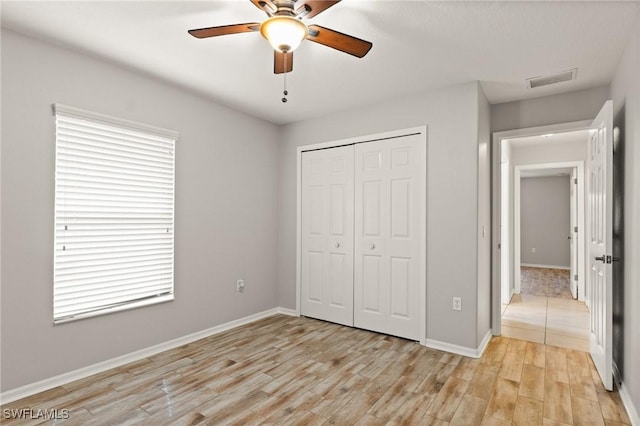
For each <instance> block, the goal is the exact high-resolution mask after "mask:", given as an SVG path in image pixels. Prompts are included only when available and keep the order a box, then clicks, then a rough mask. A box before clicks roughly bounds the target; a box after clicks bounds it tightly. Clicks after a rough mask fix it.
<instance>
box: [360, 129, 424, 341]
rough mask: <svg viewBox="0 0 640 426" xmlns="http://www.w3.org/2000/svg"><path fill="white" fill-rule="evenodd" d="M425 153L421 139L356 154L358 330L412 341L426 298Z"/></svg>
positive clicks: (376, 145)
mask: <svg viewBox="0 0 640 426" xmlns="http://www.w3.org/2000/svg"><path fill="white" fill-rule="evenodd" d="M424 149H425V147H424V145H423V144H421V143H420V138H419V136H418V135H411V136H404V137H400V138H395V139H389V140H381V141H375V142H368V143H362V144H358V145H356V148H355V200H356V201H355V223H356V226H355V271H354V325H355V326H356V327H359V328H364V329H368V330H374V331H378V332H382V333H387V334H391V335H394V336H400V337H404V338H407V339H412V340H419V339H420V317H421V315H420V307H421V303H420V298H421V297H426V296H425V295H424V294H423V292H421V288H424V282H423V281H424V270H425V263H426V256H425V253H424V251H425V249H424V244H423V241H421V239H423V238H424V235H425V231H424V227H425V226H426V219H425V217H426V216H425V209H426V201H425V198H426V189H425V181H426V179H425V170H426V161H425V157H426V153H425V151H424Z"/></svg>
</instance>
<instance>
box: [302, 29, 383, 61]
mask: <svg viewBox="0 0 640 426" xmlns="http://www.w3.org/2000/svg"><path fill="white" fill-rule="evenodd" d="M307 40H309V41H313V42H316V43H320V44H324V45H325V46H328V47H331V48H333V49H336V50H340V51H341V52H345V53H348V54H349V55H353V56H356V57H358V58H362V57H363V56H364V55H366V54H367V53H368V52H369V50H371V48H372V47H373V43H371V42H368V41H366V40H362V39H359V38H356V37H353V36H350V35H347V34H343V33H341V32H338V31H334V30H330V29H329V28H324V27H321V26H320V25H309V35H308V36H307Z"/></svg>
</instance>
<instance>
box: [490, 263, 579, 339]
mask: <svg viewBox="0 0 640 426" xmlns="http://www.w3.org/2000/svg"><path fill="white" fill-rule="evenodd" d="M532 270H534V271H532ZM568 276H569V274H568V271H558V270H552V269H543V268H522V291H521V294H519V295H517V294H516V295H514V296H513V297H512V298H511V303H510V304H508V305H503V312H502V335H503V336H506V337H512V338H516V339H522V340H527V341H530V342H537V343H545V344H547V345H552V346H559V347H564V348H569V349H576V350H581V351H588V350H589V310H588V308H587V307H586V305H585V304H584V303H583V302H579V301H577V300H574V299H573V298H571V293H570V291H569V286H568V282H569V280H568ZM567 294H568V297H567Z"/></svg>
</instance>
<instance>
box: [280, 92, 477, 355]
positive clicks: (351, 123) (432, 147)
mask: <svg viewBox="0 0 640 426" xmlns="http://www.w3.org/2000/svg"><path fill="white" fill-rule="evenodd" d="M478 91H479V87H478V84H477V83H475V82H473V83H468V84H463V85H458V86H453V87H448V88H443V89H441V90H437V91H433V92H428V93H421V94H417V95H415V96H410V97H405V98H401V99H396V100H391V101H388V102H385V103H383V104H379V105H373V106H368V107H364V108H359V109H356V110H349V111H343V112H339V113H335V114H332V115H329V116H325V117H321V118H317V119H312V120H308V121H303V122H299V123H294V124H289V125H287V126H284V128H283V140H282V144H281V145H280V159H281V171H280V209H281V211H280V224H279V255H280V259H279V265H278V285H279V303H280V305H281V306H283V307H287V308H294V307H295V306H296V301H295V289H296V284H295V282H296V281H295V278H296V275H295V267H296V262H295V259H296V256H295V249H296V147H298V146H300V145H307V144H313V143H318V142H326V141H333V140H339V139H345V138H348V137H356V136H363V135H368V134H372V133H380V132H384V131H389V130H394V129H403V128H408V127H415V126H421V125H425V124H426V125H427V126H428V129H427V132H428V141H427V283H428V284H427V286H428V288H427V337H428V338H429V339H433V340H437V341H442V342H447V343H451V344H455V345H460V346H464V347H467V348H474V349H475V348H476V347H477V342H478V336H477V333H478V331H477V319H478V312H477V311H478V306H477V291H478V276H477V275H478V274H477V253H478V242H477V235H478V234H477V227H478V219H477V211H478V203H477V200H478V184H477V182H478V126H479V124H478V109H479V100H478V96H479V94H478ZM453 271H455V273H453ZM453 296H461V297H462V311H461V312H456V311H453V310H452V309H451V302H452V297H453ZM482 309H486V310H489V305H488V304H487V306H486V307H483V308H482ZM485 332H486V331H485Z"/></svg>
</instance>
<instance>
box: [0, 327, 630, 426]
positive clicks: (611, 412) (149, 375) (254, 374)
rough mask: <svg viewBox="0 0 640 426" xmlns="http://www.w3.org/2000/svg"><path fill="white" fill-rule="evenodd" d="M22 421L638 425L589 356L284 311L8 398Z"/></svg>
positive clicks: (9, 424) (151, 424) (502, 339)
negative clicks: (444, 343) (463, 347)
mask: <svg viewBox="0 0 640 426" xmlns="http://www.w3.org/2000/svg"><path fill="white" fill-rule="evenodd" d="M1 408H2V409H3V410H4V409H8V410H11V409H14V410H23V412H25V411H24V410H28V409H33V410H37V409H42V410H52V409H57V410H62V409H67V410H70V415H71V418H69V419H66V420H59V421H56V422H47V421H45V420H44V419H42V418H39V419H31V418H24V415H23V418H22V419H17V418H14V419H10V418H7V419H5V418H3V419H2V424H3V426H4V425H6V426H15V425H41V424H44V425H53V424H56V425H58V424H63V425H67V426H68V425H71V426H73V425H82V426H85V425H89V426H94V425H105V426H106V425H109V426H110V425H115V424H118V425H149V426H157V425H171V426H174V425H178V426H181V425H196V424H198V425H243V426H245V425H305V426H307V425H331V424H337V425H353V424H358V425H383V424H384V425H414V424H415V425H449V424H452V425H456V424H457V425H478V424H479V425H511V424H513V425H519V424H524V425H547V426H554V425H567V424H568V425H571V424H576V425H577V424H598V425H603V424H604V425H610V426H619V425H626V424H629V418H628V416H627V414H626V411H625V409H624V406H623V404H622V400H621V398H620V395H619V394H618V392H617V391H614V392H607V391H606V390H605V389H604V388H603V387H602V384H601V382H600V379H599V376H598V373H597V371H596V370H595V367H594V365H593V362H592V361H591V359H590V357H589V356H588V354H586V353H584V352H580V351H575V350H571V349H563V348H556V347H550V346H545V345H542V344H536V343H530V342H523V341H520V340H516V339H512V338H508V337H495V338H493V339H492V340H491V341H490V343H489V344H488V346H487V350H486V351H485V353H484V354H483V355H482V357H480V358H478V359H473V358H466V357H463V356H461V355H456V354H450V353H445V352H442V351H438V350H435V349H431V348H426V347H423V346H420V345H419V344H417V343H416V342H411V341H407V340H404V339H399V338H395V337H391V336H386V335H381V334H376V333H372V332H369V331H364V330H358V329H354V328H348V327H343V326H339V325H336V324H331V323H328V322H324V321H317V320H313V319H309V318H294V317H289V316H283V315H274V316H272V317H269V318H266V319H263V320H260V321H256V322H254V323H251V324H246V325H244V326H242V327H238V328H235V329H233V330H229V331H226V332H223V333H220V334H218V335H214V336H210V337H207V338H204V339H201V340H198V341H196V342H192V343H189V344H186V345H183V346H181V347H179V348H175V349H172V350H169V351H166V352H162V353H158V354H155V355H153V356H150V357H147V358H144V359H141V360H138V361H135V362H132V363H130V364H126V365H123V366H120V367H118V368H114V369H112V370H108V371H104V372H101V373H99V374H96V375H94V376H91V377H86V378H83V379H80V380H76V381H74V382H71V383H68V384H65V385H63V386H59V387H56V388H53V389H51V390H48V391H46V392H42V393H40V394H37V395H33V396H30V397H28V398H25V399H22V400H19V401H15V402H12V403H10V404H6V405H4V406H2V407H1Z"/></svg>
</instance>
